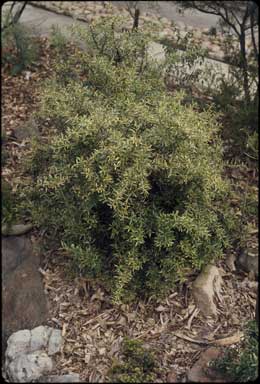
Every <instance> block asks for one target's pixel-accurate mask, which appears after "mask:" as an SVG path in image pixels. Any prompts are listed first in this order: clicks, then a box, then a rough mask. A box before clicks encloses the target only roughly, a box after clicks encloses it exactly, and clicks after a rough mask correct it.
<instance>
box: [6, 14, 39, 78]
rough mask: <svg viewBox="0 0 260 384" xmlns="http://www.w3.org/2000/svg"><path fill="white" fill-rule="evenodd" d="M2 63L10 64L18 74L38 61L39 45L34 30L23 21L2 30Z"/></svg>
mask: <svg viewBox="0 0 260 384" xmlns="http://www.w3.org/2000/svg"><path fill="white" fill-rule="evenodd" d="M1 42H2V63H3V64H8V65H10V68H11V74H12V75H16V74H18V73H20V72H21V71H23V70H24V69H26V68H27V67H28V66H30V65H31V64H32V63H33V62H34V61H36V59H37V56H38V52H39V47H38V44H37V43H36V40H35V38H33V37H32V31H31V30H30V28H28V27H26V26H25V25H23V24H21V23H19V22H18V23H15V24H13V25H10V26H9V27H7V28H6V29H4V31H3V32H2V36H1Z"/></svg>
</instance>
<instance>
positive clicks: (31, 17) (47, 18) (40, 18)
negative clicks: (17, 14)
mask: <svg viewBox="0 0 260 384" xmlns="http://www.w3.org/2000/svg"><path fill="white" fill-rule="evenodd" d="M8 3H9V4H10V2H7V3H5V5H4V7H5V6H8ZM112 3H114V2H112ZM116 3H118V6H120V5H121V6H122V5H123V4H119V3H124V2H121V1H119V2H116ZM140 3H142V7H143V9H146V8H147V7H149V5H147V4H148V3H149V2H140ZM146 3H147V4H146ZM156 3H157V4H158V6H159V7H160V14H161V15H164V14H167V15H168V17H171V18H173V19H174V18H175V20H177V19H178V20H180V19H181V18H182V16H181V15H179V14H178V12H177V11H176V6H174V5H173V4H168V2H166V1H158V2H156ZM4 7H3V8H4ZM169 9H171V11H169V12H167V10H169ZM209 16H210V15H204V14H201V15H199V16H198V15H195V13H194V14H192V15H190V16H189V17H188V18H185V20H186V22H188V23H190V24H193V25H194V27H195V24H196V23H197V24H196V25H197V26H198V25H200V26H201V25H204V27H205V26H208V27H209V26H210V25H212V24H214V25H215V23H216V22H217V18H216V17H213V18H211V17H209ZM20 21H21V22H22V23H24V24H26V25H30V26H32V27H33V28H34V30H35V33H36V34H38V35H41V36H48V35H49V34H50V32H51V29H52V26H53V25H58V26H59V27H60V28H61V29H62V30H63V32H64V33H65V34H67V35H69V32H68V31H67V27H68V26H70V25H72V24H73V23H74V22H75V20H74V19H73V18H72V17H69V16H64V15H60V14H57V13H54V12H50V11H47V10H45V9H41V8H38V7H33V6H31V5H29V4H28V5H27V6H26V8H25V10H24V12H23V14H22V17H21V19H20ZM76 23H77V24H80V25H82V26H84V25H86V23H85V22H84V21H78V20H77V21H76ZM150 52H151V54H152V55H153V56H154V57H155V58H157V59H158V60H162V59H163V58H164V50H163V46H162V45H160V44H157V43H154V44H152V48H151V49H150ZM180 52H181V51H180ZM212 65H214V66H215V68H216V69H217V70H218V71H221V72H222V73H223V74H224V75H225V76H227V75H228V68H229V65H228V64H225V63H222V62H218V61H215V60H212V59H205V61H204V64H203V66H202V67H201V69H203V71H204V70H206V67H207V66H212ZM202 80H203V79H198V83H200V84H201V81H202Z"/></svg>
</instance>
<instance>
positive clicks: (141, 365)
mask: <svg viewBox="0 0 260 384" xmlns="http://www.w3.org/2000/svg"><path fill="white" fill-rule="evenodd" d="M156 367H157V364H156V360H155V357H154V355H153V354H152V352H150V351H148V350H147V349H145V348H144V347H143V345H142V343H141V341H140V340H132V339H128V338H126V339H125V340H124V341H123V362H122V363H119V362H118V363H115V364H114V365H113V367H112V368H111V370H110V372H109V376H110V381H111V382H112V383H153V382H154V380H155V378H156V373H155V371H156Z"/></svg>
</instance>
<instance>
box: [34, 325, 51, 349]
mask: <svg viewBox="0 0 260 384" xmlns="http://www.w3.org/2000/svg"><path fill="white" fill-rule="evenodd" d="M51 332H52V329H51V328H50V327H45V326H43V325H40V326H39V327H36V328H34V329H32V331H31V341H30V352H34V351H39V350H40V349H44V348H46V347H47V344H48V341H49V337H50V335H51Z"/></svg>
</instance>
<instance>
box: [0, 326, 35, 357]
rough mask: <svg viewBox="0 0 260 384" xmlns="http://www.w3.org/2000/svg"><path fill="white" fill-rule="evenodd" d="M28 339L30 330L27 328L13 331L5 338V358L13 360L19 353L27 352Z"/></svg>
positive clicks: (28, 349)
mask: <svg viewBox="0 0 260 384" xmlns="http://www.w3.org/2000/svg"><path fill="white" fill-rule="evenodd" d="M30 340H31V332H30V331H29V330H28V329H24V330H21V331H18V332H15V333H13V334H12V335H11V336H10V337H9V339H8V340H7V349H6V352H5V356H6V358H7V359H10V360H14V359H15V358H16V357H17V356H19V355H20V354H24V353H27V352H29V351H30Z"/></svg>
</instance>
